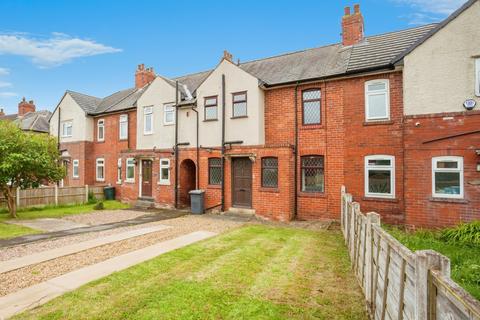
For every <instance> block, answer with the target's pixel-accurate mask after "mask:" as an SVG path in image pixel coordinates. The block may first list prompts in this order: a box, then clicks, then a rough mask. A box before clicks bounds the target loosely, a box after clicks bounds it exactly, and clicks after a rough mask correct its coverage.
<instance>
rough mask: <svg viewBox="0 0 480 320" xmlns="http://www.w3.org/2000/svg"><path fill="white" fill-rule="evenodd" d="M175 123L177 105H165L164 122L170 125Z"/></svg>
mask: <svg viewBox="0 0 480 320" xmlns="http://www.w3.org/2000/svg"><path fill="white" fill-rule="evenodd" d="M174 123H175V107H174V106H173V104H166V105H164V106H163V124H165V125H169V124H174Z"/></svg>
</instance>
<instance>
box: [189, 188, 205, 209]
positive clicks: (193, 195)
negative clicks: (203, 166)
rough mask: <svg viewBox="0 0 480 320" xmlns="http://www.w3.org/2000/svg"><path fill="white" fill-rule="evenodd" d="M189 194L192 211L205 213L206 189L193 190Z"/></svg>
mask: <svg viewBox="0 0 480 320" xmlns="http://www.w3.org/2000/svg"><path fill="white" fill-rule="evenodd" d="M188 194H190V205H191V211H192V213H193V214H203V213H205V190H192V191H190V192H189V193H188Z"/></svg>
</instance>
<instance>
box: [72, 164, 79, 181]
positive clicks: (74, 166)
mask: <svg viewBox="0 0 480 320" xmlns="http://www.w3.org/2000/svg"><path fill="white" fill-rule="evenodd" d="M79 163H80V161H78V160H73V161H72V177H74V178H78V177H79V173H78V165H79Z"/></svg>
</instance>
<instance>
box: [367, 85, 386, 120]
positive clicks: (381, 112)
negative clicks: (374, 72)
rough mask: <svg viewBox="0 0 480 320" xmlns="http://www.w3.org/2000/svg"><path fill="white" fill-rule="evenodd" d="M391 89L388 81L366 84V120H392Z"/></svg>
mask: <svg viewBox="0 0 480 320" xmlns="http://www.w3.org/2000/svg"><path fill="white" fill-rule="evenodd" d="M389 91H390V88H389V81H388V80H386V79H382V80H373V81H368V82H365V113H366V114H365V118H366V120H367V121H372V120H373V121H375V120H388V119H390V93H389Z"/></svg>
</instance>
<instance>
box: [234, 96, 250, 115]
mask: <svg viewBox="0 0 480 320" xmlns="http://www.w3.org/2000/svg"><path fill="white" fill-rule="evenodd" d="M232 98H233V101H232V118H241V117H246V116H247V92H246V91H245V92H237V93H233V94H232Z"/></svg>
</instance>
